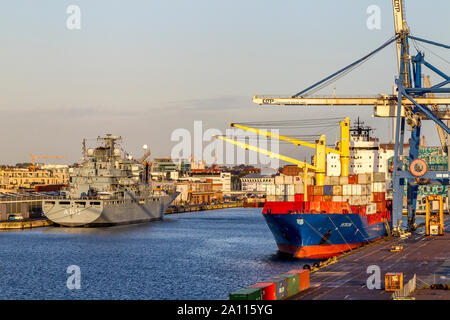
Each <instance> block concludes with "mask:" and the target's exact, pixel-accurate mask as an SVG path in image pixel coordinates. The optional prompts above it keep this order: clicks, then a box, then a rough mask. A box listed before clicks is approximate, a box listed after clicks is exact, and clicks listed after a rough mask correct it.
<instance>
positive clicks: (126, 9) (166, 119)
mask: <svg viewBox="0 0 450 320" xmlns="http://www.w3.org/2000/svg"><path fill="white" fill-rule="evenodd" d="M431 3H432V5H430V4H431ZM373 4H375V5H379V6H380V8H381V30H369V29H368V28H367V27H366V20H367V18H368V14H367V13H366V9H367V7H368V6H369V5H373ZM69 5H78V6H79V7H80V9H81V29H80V30H69V29H67V27H66V20H67V18H68V17H69V15H68V14H67V13H66V9H67V7H68V6H69ZM391 6H392V4H391V1H390V0H383V1H376V0H370V1H365V0H342V1H336V0H322V1H300V0H296V1H286V0H283V1H275V0H271V1H264V0H240V1H235V0H227V1H224V0H223V1H215V0H192V1H186V0H171V1H163V0H158V1H150V0H127V1H125V0H121V1H120V0H58V1H55V0H38V1H36V0H9V1H6V0H2V1H1V2H0V28H1V32H0V41H1V44H2V46H1V50H0V70H1V75H0V112H1V113H0V114H1V125H0V143H1V145H2V149H1V150H2V151H1V157H0V163H6V164H14V163H16V162H22V161H29V157H28V154H29V153H36V154H47V155H65V156H67V157H68V158H67V159H64V160H63V161H59V163H64V162H74V161H78V160H79V159H80V156H81V140H82V139H83V138H85V137H86V138H95V137H97V136H98V135H101V134H104V133H106V132H110V133H113V134H116V135H121V136H122V137H124V146H125V148H126V149H127V150H129V151H130V152H131V153H132V154H134V155H136V156H139V155H141V154H142V150H141V146H142V145H143V144H148V145H149V146H150V148H151V150H152V153H153V155H154V156H167V155H170V151H171V148H172V146H173V145H175V143H174V142H171V141H170V135H171V133H172V132H173V130H175V129H177V128H186V129H188V130H192V127H193V123H194V120H203V128H204V129H207V128H218V129H220V130H225V128H227V124H228V123H229V122H239V121H268V120H286V119H305V118H318V117H344V116H350V117H351V119H352V120H354V119H356V117H357V116H360V117H361V118H362V119H363V120H365V121H366V123H368V124H371V125H373V126H374V127H376V129H377V130H376V134H377V135H378V136H380V137H381V138H382V139H383V140H388V139H390V121H387V120H386V119H374V118H372V117H371V115H372V107H326V108H325V107H321V108H317V107H315V108H313V107H307V108H305V107H259V106H257V105H255V104H253V103H252V102H251V99H252V96H253V95H254V94H294V93H296V92H298V91H300V90H301V89H303V88H305V87H306V86H308V85H309V84H311V83H312V82H314V81H317V80H319V79H320V78H322V77H324V76H326V75H328V74H331V73H332V72H334V71H336V70H337V69H339V68H340V67H342V66H344V65H346V64H348V63H350V62H352V61H354V60H356V59H357V58H359V57H361V56H363V55H364V54H366V53H368V52H369V51H371V50H372V49H374V48H376V47H377V46H379V45H380V44H382V43H383V42H384V41H386V40H387V39H388V38H389V37H390V36H391V35H393V17H392V9H391ZM406 6H407V11H406V14H407V18H408V24H409V26H410V27H411V30H412V33H413V34H414V35H417V36H420V37H425V38H429V39H432V40H435V41H439V42H443V43H447V44H448V43H450V33H449V32H448V31H449V30H450V20H449V12H450V2H449V1H448V0H433V1H419V0H410V1H407V3H406ZM431 49H432V51H433V52H434V53H437V54H438V55H440V56H442V57H444V58H445V59H446V60H447V62H445V61H442V60H440V59H439V58H437V57H436V56H435V55H433V54H430V53H427V52H426V58H427V59H428V60H429V61H430V62H432V63H435V64H436V65H439V66H440V67H441V69H442V70H444V71H449V64H448V61H449V60H450V57H449V53H448V52H446V51H445V50H440V49H437V48H433V47H431ZM447 51H448V50H447ZM412 52H414V50H412ZM396 68H397V67H396V60H395V49H394V46H390V47H389V48H387V49H385V50H384V51H383V52H381V53H379V54H378V55H377V56H375V57H374V58H373V59H371V60H370V61H369V62H367V63H366V64H364V65H363V66H362V67H361V68H359V69H357V70H355V71H354V72H352V73H351V74H349V75H347V76H346V77H345V78H344V79H342V80H340V81H339V82H337V83H335V84H334V85H333V86H332V87H336V93H337V94H338V95H344V94H349V95H364V94H370V95H374V94H378V93H391V92H392V86H393V80H394V75H395V73H396ZM426 73H428V71H427V70H426ZM439 80H440V79H438V78H437V77H435V76H432V78H431V81H432V83H433V82H434V83H436V82H437V81H439ZM332 87H331V88H327V89H324V90H323V91H322V92H320V93H324V94H328V93H330V92H331V91H332ZM424 130H425V133H426V134H427V139H428V142H429V143H434V144H437V143H438V139H437V134H436V130H435V129H434V127H433V125H432V124H431V123H430V122H427V123H426V124H425V126H424ZM336 132H337V131H336ZM314 133H316V132H314ZM334 139H335V135H334V136H333V132H330V136H329V140H328V141H330V140H331V141H332V142H334ZM282 150H284V151H285V152H286V153H289V154H291V155H293V156H300V155H301V154H302V153H299V152H298V151H297V150H294V149H293V148H287V149H285V147H284V146H283V148H282ZM50 162H58V161H56V160H55V161H50Z"/></svg>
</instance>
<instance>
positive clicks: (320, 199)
mask: <svg viewBox="0 0 450 320" xmlns="http://www.w3.org/2000/svg"><path fill="white" fill-rule="evenodd" d="M313 201H317V202H321V201H323V196H316V195H314V196H313Z"/></svg>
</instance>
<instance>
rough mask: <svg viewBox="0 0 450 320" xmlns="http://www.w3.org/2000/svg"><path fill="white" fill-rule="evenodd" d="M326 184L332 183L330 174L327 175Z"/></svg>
mask: <svg viewBox="0 0 450 320" xmlns="http://www.w3.org/2000/svg"><path fill="white" fill-rule="evenodd" d="M324 185H326V186H329V185H331V177H330V176H325V183H324Z"/></svg>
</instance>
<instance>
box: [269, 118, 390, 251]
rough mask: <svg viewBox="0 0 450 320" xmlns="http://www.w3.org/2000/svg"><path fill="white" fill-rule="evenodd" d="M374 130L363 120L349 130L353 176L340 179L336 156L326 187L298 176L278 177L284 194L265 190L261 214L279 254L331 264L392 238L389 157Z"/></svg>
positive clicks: (332, 158) (330, 161) (331, 161)
mask: <svg viewBox="0 0 450 320" xmlns="http://www.w3.org/2000/svg"><path fill="white" fill-rule="evenodd" d="M371 131H372V129H371V128H370V127H364V126H363V123H361V122H359V121H358V122H357V125H356V127H353V128H350V156H349V158H350V159H349V160H350V161H349V165H348V166H349V172H350V173H352V174H348V175H347V176H339V174H340V172H341V171H340V168H339V165H338V164H339V159H338V158H339V156H337V157H336V155H332V156H330V157H328V158H327V175H326V176H325V177H324V183H323V185H320V186H318V185H314V181H313V177H306V176H305V177H304V178H303V179H307V180H308V183H306V184H305V183H304V181H302V177H300V176H284V177H283V175H280V176H276V177H275V185H274V186H273V188H274V189H275V188H276V189H277V190H279V189H284V190H281V192H279V191H278V192H270V188H269V189H268V190H267V191H268V196H267V200H268V201H266V203H265V205H264V208H263V212H262V213H263V216H264V218H265V220H266V222H267V225H268V226H269V228H270V230H271V232H272V233H273V235H274V237H275V241H276V243H277V246H278V248H279V251H280V252H283V253H288V254H292V255H293V256H294V257H297V258H307V259H327V258H330V257H333V256H336V255H340V254H342V253H344V252H346V251H349V250H352V249H354V248H357V247H359V246H362V245H364V244H366V243H369V242H371V241H374V240H377V239H380V238H382V237H384V236H386V235H387V234H388V232H389V228H390V222H391V210H392V201H391V200H389V199H388V196H387V193H386V179H387V177H386V172H385V171H383V170H385V169H386V167H387V161H388V158H389V157H390V156H391V154H390V151H389V150H385V149H382V148H380V146H379V144H378V139H374V138H371V136H370V133H371ZM380 170H381V172H380ZM365 171H366V172H365ZM367 171H369V172H367ZM330 174H333V175H330ZM283 179H284V180H289V181H280V180H283ZM277 180H278V181H277ZM277 182H278V183H277ZM283 193H284V195H280V194H283Z"/></svg>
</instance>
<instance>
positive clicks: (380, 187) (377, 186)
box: [372, 182, 386, 192]
mask: <svg viewBox="0 0 450 320" xmlns="http://www.w3.org/2000/svg"><path fill="white" fill-rule="evenodd" d="M372 192H386V183H385V182H375V183H373V185H372Z"/></svg>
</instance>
